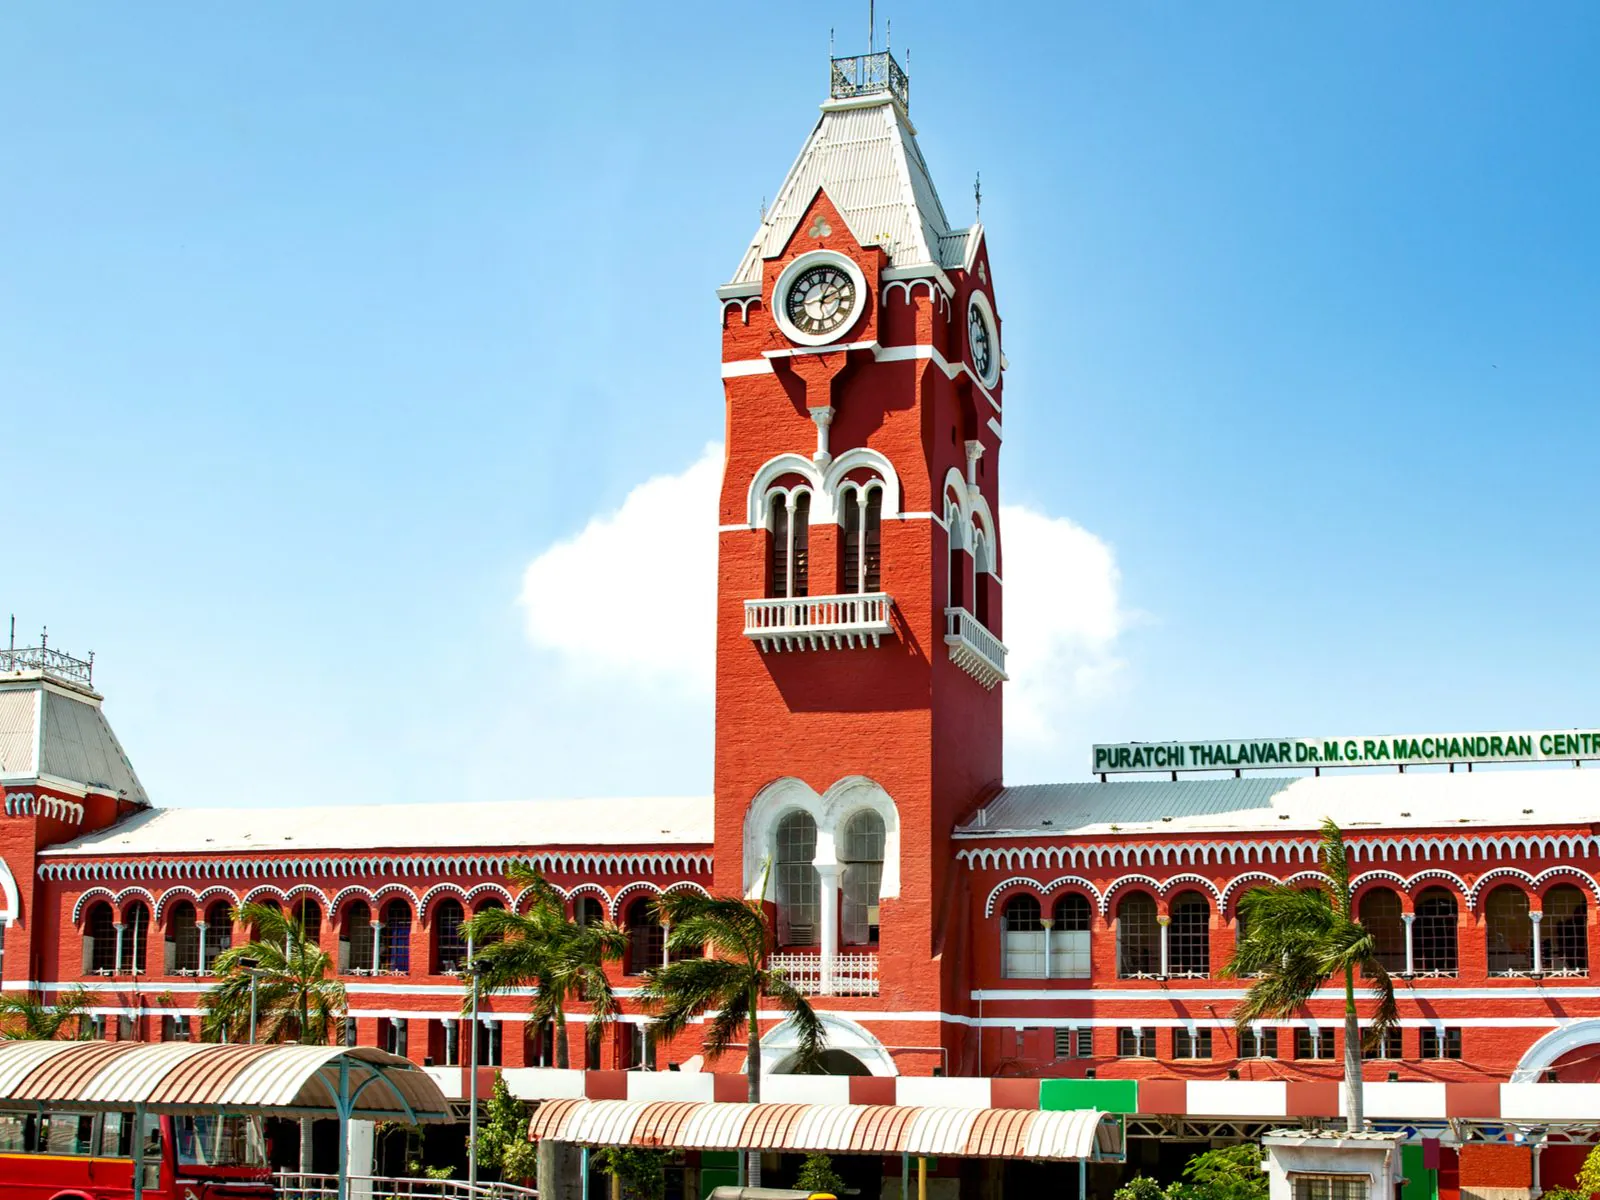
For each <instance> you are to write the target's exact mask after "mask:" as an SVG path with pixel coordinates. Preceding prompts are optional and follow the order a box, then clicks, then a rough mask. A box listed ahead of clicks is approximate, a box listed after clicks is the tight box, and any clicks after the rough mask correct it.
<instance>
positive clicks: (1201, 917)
mask: <svg viewBox="0 0 1600 1200" xmlns="http://www.w3.org/2000/svg"><path fill="white" fill-rule="evenodd" d="M1168 939H1169V944H1168V946H1167V973H1168V974H1169V975H1172V976H1173V977H1175V978H1178V979H1184V978H1188V979H1204V978H1205V977H1206V976H1207V975H1209V974H1211V905H1210V904H1209V903H1207V902H1206V898H1205V897H1204V896H1202V895H1200V893H1198V892H1185V893H1183V895H1181V896H1179V897H1178V898H1177V899H1176V900H1174V901H1173V902H1172V926H1171V932H1170V933H1169V934H1168Z"/></svg>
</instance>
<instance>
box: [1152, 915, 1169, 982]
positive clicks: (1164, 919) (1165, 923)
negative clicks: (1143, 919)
mask: <svg viewBox="0 0 1600 1200" xmlns="http://www.w3.org/2000/svg"><path fill="white" fill-rule="evenodd" d="M1156 924H1157V925H1159V926H1160V927H1161V977H1162V978H1163V979H1165V978H1166V976H1167V931H1168V930H1169V929H1171V928H1172V918H1171V917H1169V916H1168V915H1167V914H1166V913H1162V914H1161V915H1160V916H1159V917H1157V918H1156Z"/></svg>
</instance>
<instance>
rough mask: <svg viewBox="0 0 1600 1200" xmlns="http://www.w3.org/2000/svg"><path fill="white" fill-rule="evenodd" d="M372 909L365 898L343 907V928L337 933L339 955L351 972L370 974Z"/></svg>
mask: <svg viewBox="0 0 1600 1200" xmlns="http://www.w3.org/2000/svg"><path fill="white" fill-rule="evenodd" d="M373 949H374V946H373V933H372V909H371V908H370V907H369V906H368V905H367V902H366V901H365V900H352V901H350V903H349V904H346V905H345V907H344V928H343V929H342V930H340V933H339V957H340V958H342V959H343V960H344V969H345V970H346V971H348V972H350V973H351V974H356V973H359V974H362V975H370V974H371V973H372V968H373Z"/></svg>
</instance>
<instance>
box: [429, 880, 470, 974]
mask: <svg viewBox="0 0 1600 1200" xmlns="http://www.w3.org/2000/svg"><path fill="white" fill-rule="evenodd" d="M466 922H467V912H466V909H464V908H462V907H461V901H459V900H457V899H456V898H455V897H454V896H445V897H442V898H441V899H440V900H439V901H438V902H437V903H435V904H434V906H433V974H435V975H453V974H455V973H456V972H457V971H459V970H461V968H462V966H463V965H464V964H465V963H466V961H467V938H466V935H465V934H464V933H462V932H461V929H462V926H464V925H465V924H466Z"/></svg>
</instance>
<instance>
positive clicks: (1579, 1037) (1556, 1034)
mask: <svg viewBox="0 0 1600 1200" xmlns="http://www.w3.org/2000/svg"><path fill="white" fill-rule="evenodd" d="M1596 1044H1600V1017H1588V1018H1585V1019H1583V1020H1580V1021H1573V1022H1571V1023H1570V1024H1567V1025H1562V1026H1561V1027H1559V1028H1557V1029H1553V1030H1551V1031H1550V1032H1549V1033H1547V1034H1545V1035H1544V1036H1543V1037H1541V1038H1540V1039H1539V1040H1538V1041H1536V1042H1534V1043H1533V1045H1531V1046H1529V1047H1528V1048H1527V1050H1525V1051H1523V1054H1522V1059H1521V1061H1520V1062H1518V1063H1517V1068H1516V1070H1514V1071H1512V1072H1511V1082H1512V1083H1538V1082H1539V1080H1540V1079H1542V1078H1543V1077H1544V1073H1545V1072H1546V1071H1548V1070H1549V1069H1550V1068H1551V1067H1552V1066H1554V1065H1555V1063H1556V1061H1557V1060H1558V1059H1560V1058H1562V1057H1563V1056H1564V1055H1567V1054H1570V1053H1572V1051H1574V1050H1579V1049H1582V1048H1583V1047H1584V1046H1593V1045H1596Z"/></svg>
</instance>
